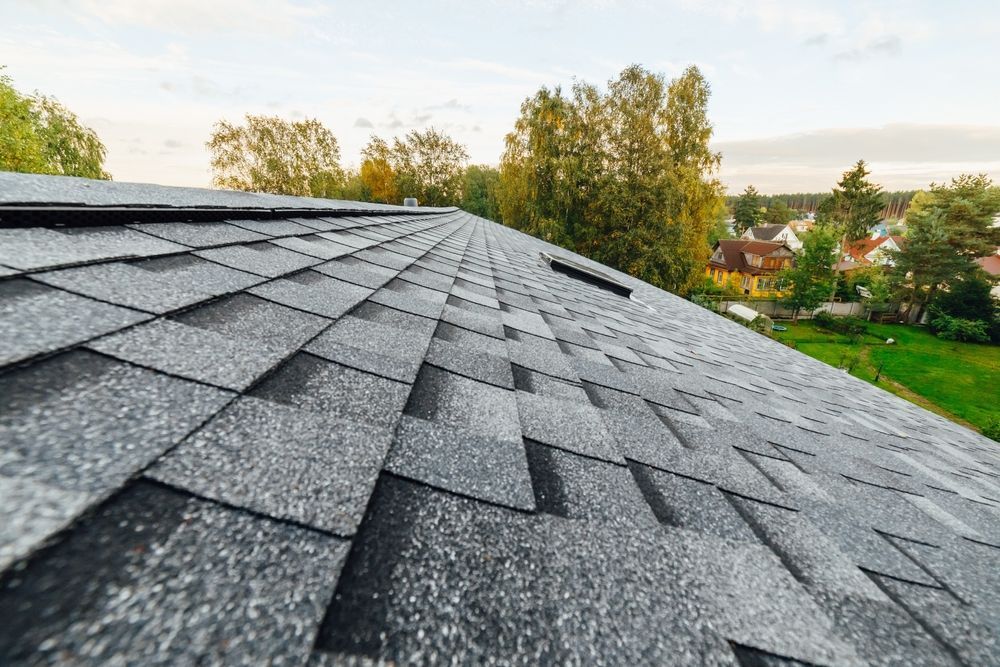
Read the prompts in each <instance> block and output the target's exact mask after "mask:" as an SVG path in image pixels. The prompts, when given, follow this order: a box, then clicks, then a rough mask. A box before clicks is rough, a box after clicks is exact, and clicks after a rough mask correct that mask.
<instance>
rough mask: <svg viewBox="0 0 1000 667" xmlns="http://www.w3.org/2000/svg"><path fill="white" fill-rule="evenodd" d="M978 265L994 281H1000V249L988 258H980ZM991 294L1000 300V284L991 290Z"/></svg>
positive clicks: (977, 261)
mask: <svg viewBox="0 0 1000 667" xmlns="http://www.w3.org/2000/svg"><path fill="white" fill-rule="evenodd" d="M976 264H978V265H979V266H980V267H982V269H983V271H985V272H986V273H987V274H988V275H989V276H990V277H992V278H993V280H994V281H1000V248H997V251H996V253H994V254H992V255H988V256H987V257H980V258H979V259H977V260H976ZM990 294H992V295H993V296H995V297H998V298H1000V282H997V284H995V285H994V286H993V289H991V290H990Z"/></svg>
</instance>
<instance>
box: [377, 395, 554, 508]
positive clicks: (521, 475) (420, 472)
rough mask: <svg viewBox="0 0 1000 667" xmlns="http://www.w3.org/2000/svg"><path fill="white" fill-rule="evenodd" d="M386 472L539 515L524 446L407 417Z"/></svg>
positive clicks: (397, 435) (388, 460)
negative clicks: (532, 511) (534, 511)
mask: <svg viewBox="0 0 1000 667" xmlns="http://www.w3.org/2000/svg"><path fill="white" fill-rule="evenodd" d="M385 469H386V470H388V471H390V472H393V473H396V474H397V475H401V476H403V477H408V478H409V479H413V480H416V481H420V482H423V483H425V484H430V485H431V486H435V487H437V488H440V489H445V490H447V491H452V492H454V493H458V494H461V495H464V496H469V497H471V498H478V499H479V500H485V501H487V502H491V503H496V504H497V505H505V506H507V507H512V508H514V509H522V510H533V509H534V508H535V502H534V497H533V495H532V490H531V478H530V476H529V474H528V464H527V460H526V459H525V455H524V446H523V445H522V444H521V443H520V442H515V441H513V440H501V439H496V438H490V437H486V436H481V435H477V434H474V433H469V432H468V431H465V430H458V429H453V428H450V427H448V426H446V425H443V424H436V423H434V422H429V421H425V420H423V419H417V418H414V417H410V416H409V415H403V417H402V420H401V421H400V424H399V428H398V429H397V431H396V440H395V442H394V444H393V446H392V450H391V451H390V453H389V457H388V458H387V459H386V462H385Z"/></svg>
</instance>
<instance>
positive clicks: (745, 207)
mask: <svg viewBox="0 0 1000 667" xmlns="http://www.w3.org/2000/svg"><path fill="white" fill-rule="evenodd" d="M761 215H762V213H761V210H760V193H759V192H757V188H755V187H754V186H752V185H748V186H747V187H746V189H745V190H744V191H743V192H742V193H741V194H740V196H739V197H738V198H737V199H736V202H735V204H734V205H733V220H734V223H733V226H734V227H735V231H736V234H737V236H741V235H742V234H743V232H745V231H746V230H748V229H750V228H751V227H756V226H757V224H758V223H759V222H760V219H761Z"/></svg>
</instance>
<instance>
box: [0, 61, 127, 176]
mask: <svg viewBox="0 0 1000 667" xmlns="http://www.w3.org/2000/svg"><path fill="white" fill-rule="evenodd" d="M0 128H3V129H2V131H0V170H2V171H18V172H26V173H35V174H57V175H62V176H80V177H83V178H99V179H105V180H107V179H110V178H111V175H110V174H109V173H108V172H107V171H105V170H104V159H105V157H106V155H107V150H106V149H105V147H104V144H102V143H101V140H100V139H99V138H98V137H97V134H96V133H95V132H94V131H93V130H92V129H90V128H89V127H86V126H85V125H83V124H81V123H80V121H79V119H78V118H77V116H76V114H74V113H73V112H72V111H70V110H69V109H67V108H66V107H65V106H63V105H62V104H60V103H59V102H58V101H57V100H56V99H55V98H52V97H46V96H45V95H41V94H38V93H36V94H35V95H34V96H31V97H26V96H24V95H21V94H20V93H19V92H18V91H17V90H16V89H15V88H14V87H13V85H12V82H11V80H10V78H9V77H7V76H4V75H0Z"/></svg>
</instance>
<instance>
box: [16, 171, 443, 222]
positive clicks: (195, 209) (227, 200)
mask: <svg viewBox="0 0 1000 667" xmlns="http://www.w3.org/2000/svg"><path fill="white" fill-rule="evenodd" d="M46 210H47V211H51V212H55V213H56V214H58V212H59V211H65V212H67V213H72V214H74V215H77V216H78V215H79V214H80V212H81V210H93V212H97V211H100V212H102V213H105V214H107V213H110V212H114V211H121V212H125V211H128V212H129V213H132V214H135V213H140V212H142V213H143V217H147V216H150V215H151V214H159V215H160V216H161V217H162V216H164V215H166V214H171V213H178V214H181V216H182V217H183V216H185V215H189V214H194V213H198V214H200V215H196V216H195V217H197V218H199V219H202V218H215V217H217V216H222V217H223V218H232V216H233V214H234V213H238V214H239V215H248V216H254V217H256V216H261V217H279V216H280V217H295V216H303V217H306V216H310V217H317V216H319V215H348V214H351V215H366V214H372V213H377V214H378V215H392V214H410V215H412V214H428V213H448V212H452V211H455V210H457V208H456V207H454V206H449V207H431V206H417V207H413V206H396V205H392V204H377V203H373V202H353V201H345V200H339V199H320V198H316V197H295V196H289V195H273V194H264V193H256V192H238V191H234V190H212V189H208V188H189V187H178V186H169V185H153V184H148V183H126V182H117V181H101V180H95V179H89V178H76V177H72V176H48V175H40V174H20V173H14V172H0V220H2V224H3V226H21V225H16V224H14V223H12V221H11V219H12V218H17V217H21V216H28V217H36V218H37V217H38V214H39V213H41V212H42V211H46ZM4 213H6V215H4ZM36 224H37V222H36ZM54 224H59V223H54ZM105 224H108V223H105Z"/></svg>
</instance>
